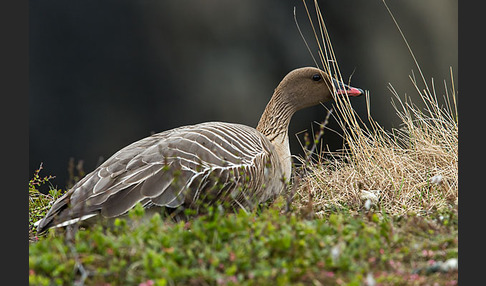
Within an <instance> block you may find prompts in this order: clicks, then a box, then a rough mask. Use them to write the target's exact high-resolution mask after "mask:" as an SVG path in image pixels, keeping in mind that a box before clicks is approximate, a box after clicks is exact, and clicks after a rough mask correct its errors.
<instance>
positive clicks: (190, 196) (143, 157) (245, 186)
mask: <svg viewBox="0 0 486 286" xmlns="http://www.w3.org/2000/svg"><path fill="white" fill-rule="evenodd" d="M282 176H283V173H282V168H281V164H280V161H279V159H278V158H277V157H276V154H275V152H274V150H273V145H272V144H271V143H270V142H269V141H268V140H267V139H266V137H265V136H264V135H262V134H261V133H260V132H258V131H256V130H255V129H253V128H251V127H248V126H244V125H239V124H230V123H221V122H210V123H202V124H197V125H191V126H184V127H180V128H176V129H172V130H168V131H165V132H162V133H158V134H154V135H152V136H150V137H147V138H144V139H142V140H139V141H137V142H135V143H132V144H131V145H128V146H127V147H125V148H123V149H121V150H120V151H118V152H117V153H115V154H114V155H113V156H111V157H110V158H109V159H108V160H106V161H105V162H104V163H103V164H101V165H100V166H99V167H98V168H96V169H95V170H94V171H93V172H91V173H89V174H87V175H86V176H85V177H84V178H83V179H82V180H80V181H79V182H78V183H77V184H76V185H74V186H73V187H72V188H71V189H70V190H69V191H68V192H66V194H64V195H63V196H62V197H61V198H59V199H58V200H57V201H56V202H55V203H54V204H53V206H52V207H51V209H50V210H49V212H48V213H47V215H46V216H45V217H44V218H43V219H42V220H41V221H40V222H39V224H38V229H39V230H43V229H47V228H49V227H53V226H63V225H67V224H70V223H74V222H75V221H77V220H83V219H85V218H89V217H91V216H94V215H97V214H99V213H101V214H102V215H103V216H105V217H115V216H118V215H121V214H123V213H125V212H127V211H128V210H129V209H131V208H132V207H133V206H134V205H135V204H137V203H138V202H141V203H142V204H143V205H144V206H146V207H148V206H153V205H157V206H165V207H170V208H177V207H179V206H181V205H184V207H191V208H198V207H199V205H197V204H196V202H205V203H214V202H215V201H218V202H228V203H230V204H231V205H236V206H240V207H248V208H253V206H254V205H255V204H258V203H261V202H263V201H266V200H268V199H270V198H272V197H274V196H275V195H277V194H278V193H280V192H281V191H282V190H283V188H284V183H283V180H282Z"/></svg>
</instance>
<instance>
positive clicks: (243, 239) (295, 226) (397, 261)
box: [29, 2, 458, 285]
mask: <svg viewBox="0 0 486 286" xmlns="http://www.w3.org/2000/svg"><path fill="white" fill-rule="evenodd" d="M304 3H305V2H304ZM315 4H316V12H317V17H318V21H317V22H318V25H317V29H315V31H320V36H319V37H318V36H317V32H316V40H317V41H318V43H319V39H323V40H324V41H325V42H322V43H319V47H320V53H319V58H320V60H321V64H322V66H323V67H324V68H323V69H324V70H326V71H327V72H328V73H329V74H331V75H333V76H335V77H336V78H338V79H340V80H342V78H341V76H340V73H339V69H338V67H337V60H336V59H335V57H334V54H333V53H332V45H331V43H330V40H329V38H328V37H327V32H326V29H325V25H324V21H323V19H322V16H321V15H320V12H319V9H318V6H317V2H315ZM306 9H307V7H306ZM309 17H310V16H309ZM311 23H312V21H311ZM313 28H314V26H313ZM411 54H412V57H413V53H411ZM414 60H415V58H414ZM316 64H317V63H316ZM417 68H418V69H419V71H420V67H419V66H418V64H417ZM451 74H452V71H451ZM420 75H421V79H422V83H423V87H419V86H420V83H419V82H418V81H417V80H416V78H415V77H414V76H413V75H412V76H411V80H412V83H413V84H414V85H415V87H416V89H417V93H418V95H419V97H420V98H421V99H422V101H423V105H424V107H423V108H419V107H417V106H416V105H415V104H413V103H412V102H411V101H410V100H409V99H405V100H401V99H400V97H399V95H398V94H397V93H396V92H395V91H394V90H393V87H392V86H391V85H390V90H391V92H392V93H393V94H394V98H395V101H394V102H393V103H392V104H393V106H394V107H395V109H396V111H397V115H398V116H399V118H400V119H401V120H402V123H403V124H402V126H401V127H400V128H399V129H393V130H391V131H386V130H384V129H383V128H382V127H381V126H380V125H379V124H378V123H377V122H375V121H374V120H373V119H372V117H371V115H370V114H369V113H368V118H367V119H366V120H365V121H364V120H362V119H361V118H360V117H359V116H358V115H357V114H356V113H355V112H354V110H353V108H352V106H351V103H350V101H349V100H348V99H347V98H346V97H336V99H335V105H334V108H335V111H333V113H332V115H333V118H334V119H335V120H337V121H338V122H339V124H340V125H341V127H342V130H343V132H344V133H343V141H344V143H345V145H344V147H343V149H342V150H340V151H339V152H329V151H326V150H325V149H324V148H322V146H319V139H320V136H322V135H323V133H324V130H326V124H325V123H323V124H322V125H321V126H320V131H319V132H318V134H313V136H310V135H309V136H308V138H311V139H308V140H307V141H306V142H305V143H306V144H304V147H305V148H307V150H309V156H307V158H301V166H298V167H297V168H296V169H297V170H296V171H297V172H296V177H295V180H294V184H293V185H292V187H291V189H290V190H289V192H288V193H286V194H284V195H283V196H282V197H280V198H279V199H278V200H277V201H276V202H275V203H273V204H272V205H271V206H269V207H268V208H265V209H262V210H260V211H257V212H252V213H247V212H243V211H241V212H239V213H235V214H229V213H224V212H223V211H221V210H220V209H218V208H217V207H214V208H212V209H210V210H209V213H208V214H206V215H204V216H200V217H197V218H195V219H194V220H191V221H189V222H187V223H184V222H180V223H174V222H172V221H169V220H165V219H164V218H163V217H161V215H159V214H155V215H153V217H151V218H149V219H146V220H143V219H142V217H144V210H143V208H142V207H141V206H140V205H137V206H136V207H135V208H134V209H132V210H131V211H130V212H129V214H128V219H130V222H131V223H129V222H128V220H127V219H126V218H117V219H116V220H115V221H114V223H113V224H112V225H110V226H108V225H106V224H103V223H101V222H100V223H99V224H96V225H95V226H94V227H91V228H87V229H80V230H79V231H77V232H76V233H75V234H74V239H73V240H69V239H66V237H65V235H64V231H63V230H59V229H52V230H49V232H48V234H47V236H46V237H41V238H39V239H38V241H37V240H36V239H32V238H33V237H36V236H35V235H36V234H35V230H33V229H32V228H30V231H29V240H30V241H31V242H32V243H31V244H30V247H29V282H30V284H31V285H63V284H72V283H73V282H74V283H75V284H78V285H82V284H86V285H265V284H268V285H435V284H438V285H457V278H458V274H457V256H458V220H457V217H458V213H457V202H458V184H457V176H458V175H457V173H458V172H457V160H458V154H457V143H458V116H457V110H456V100H455V98H456V92H455V89H454V84H453V82H452V89H451V90H449V89H448V88H447V85H446V84H445V83H444V85H445V94H444V102H445V106H441V105H440V104H439V100H438V97H437V94H436V91H435V87H434V83H433V82H432V84H431V85H429V84H428V83H427V81H426V80H425V78H424V77H423V75H422V73H421V72H420ZM366 96H369V95H368V94H366ZM368 102H369V101H368ZM368 110H369V108H368ZM327 119H329V118H327ZM327 119H326V120H327ZM315 153H317V154H315ZM312 154H313V155H312ZM39 172H40V169H39V170H38V171H36V173H35V174H34V178H33V179H32V180H31V183H30V184H29V200H30V203H29V223H30V226H32V224H33V222H34V221H36V220H37V219H39V218H40V217H42V216H43V214H45V211H46V209H47V208H48V206H49V203H50V202H51V201H52V200H54V199H55V198H56V197H58V196H59V194H60V193H61V192H60V191H59V190H55V189H54V188H52V187H51V191H50V193H49V195H41V194H40V193H39V192H38V191H37V189H36V187H37V186H39V185H40V184H44V183H47V182H48V181H49V180H50V179H51V178H52V177H50V176H46V177H44V178H41V177H40V176H39ZM34 241H36V242H34Z"/></svg>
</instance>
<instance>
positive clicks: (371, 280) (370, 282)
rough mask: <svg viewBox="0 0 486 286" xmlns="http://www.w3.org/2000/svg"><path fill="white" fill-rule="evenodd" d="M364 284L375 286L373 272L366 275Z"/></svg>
mask: <svg viewBox="0 0 486 286" xmlns="http://www.w3.org/2000/svg"><path fill="white" fill-rule="evenodd" d="M366 285H368V286H375V285H376V281H375V278H374V277H373V274H371V273H369V272H368V274H367V275H366Z"/></svg>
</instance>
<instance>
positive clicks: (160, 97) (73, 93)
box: [29, 0, 458, 188]
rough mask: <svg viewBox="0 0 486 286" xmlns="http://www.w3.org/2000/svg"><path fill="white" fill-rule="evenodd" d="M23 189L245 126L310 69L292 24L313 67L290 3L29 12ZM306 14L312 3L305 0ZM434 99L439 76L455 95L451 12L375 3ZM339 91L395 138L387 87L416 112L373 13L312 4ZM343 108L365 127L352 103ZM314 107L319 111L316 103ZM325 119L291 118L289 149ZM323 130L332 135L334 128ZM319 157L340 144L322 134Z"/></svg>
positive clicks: (116, 3)
mask: <svg viewBox="0 0 486 286" xmlns="http://www.w3.org/2000/svg"><path fill="white" fill-rule="evenodd" d="M29 3H30V4H29V5H30V8H29V29H30V34H29V56H30V59H29V60H30V68H29V88H30V91H29V177H32V174H33V172H34V170H35V169H37V168H38V167H39V165H40V164H41V162H42V163H43V167H44V170H43V171H42V173H41V175H49V174H50V175H55V176H56V178H55V179H54V180H52V181H51V182H52V183H53V184H54V185H56V186H57V187H59V188H65V186H66V182H67V180H68V170H67V169H68V162H69V160H70V158H73V160H74V161H75V162H78V161H80V160H82V161H83V167H84V170H85V171H86V172H90V171H92V170H93V169H94V168H95V167H96V166H97V165H98V164H99V163H100V162H101V161H102V160H106V159H107V158H109V157H110V156H111V155H112V154H114V153H115V152H116V151H118V150H119V149H121V148H123V147H125V146H126V145H128V144H130V143H132V142H134V141H136V140H139V139H142V138H144V137H146V136H149V135H150V134H152V133H157V132H161V131H164V130H167V129H171V128H174V127H178V126H182V125H188V124H194V123H200V122H205V121H227V122H236V123H242V124H246V125H249V126H256V125H257V123H258V120H259V119H260V115H261V114H262V112H263V109H264V108H265V106H266V104H267V102H268V100H269V99H270V97H271V95H272V93H273V90H274V89H275V87H276V86H277V85H278V83H279V82H280V80H281V79H282V78H283V77H284V76H285V75H286V74H287V73H288V72H289V71H291V70H292V69H294V68H298V67H302V66H313V65H314V63H313V61H312V57H311V55H310V54H309V52H308V50H307V48H306V47H305V44H304V42H303V40H302V38H301V36H300V35H299V32H298V30H297V27H296V25H295V22H294V15H293V13H294V7H295V9H296V18H297V20H298V22H299V25H300V27H301V29H302V32H303V33H304V36H305V37H306V39H307V41H308V43H309V44H310V46H311V49H312V52H313V53H314V55H315V56H316V55H317V45H316V44H315V40H314V38H313V34H312V30H311V27H310V23H309V20H308V18H307V15H306V13H305V8H304V6H303V4H302V1H301V0H285V1H282V0H267V1H260V0H247V1H223V0H206V1H195V0H186V1H161V0H157V1H156V0H143V1H142V0H141V1H127V0H84V1H65V0H45V1H29ZM307 4H308V7H309V10H310V11H311V12H312V15H315V14H314V6H313V2H312V1H307ZM387 4H388V5H389V7H390V9H391V10H392V11H393V13H394V15H395V17H396V19H397V21H398V23H399V24H400V26H401V29H402V30H403V32H404V34H405V36H406V37H407V39H408V41H409V44H410V45H411V48H412V49H413V52H414V54H415V56H416V58H417V60H418V61H419V64H420V65H421V68H422V71H423V72H424V75H425V77H426V78H427V79H428V80H429V83H430V79H431V78H434V81H435V83H436V91H437V93H438V95H439V97H441V96H442V94H444V83H443V81H444V80H446V81H447V83H448V86H449V87H450V86H451V85H450V70H449V69H450V67H452V68H453V71H454V82H455V84H456V89H457V88H458V84H457V73H458V67H457V65H458V61H457V44H458V43H457V29H458V19H457V5H458V1H457V0H427V1H423V0H407V1H398V0H388V1H387ZM319 5H320V8H321V12H322V14H323V16H324V19H325V21H326V25H327V28H328V31H329V34H330V37H331V41H332V43H333V47H334V52H335V53H336V57H337V59H338V62H339V64H340V69H341V73H342V75H343V78H345V79H346V80H347V79H348V78H349V77H350V76H352V77H351V85H353V86H355V87H360V88H362V89H365V90H368V91H369V92H370V99H371V114H372V116H373V117H374V119H375V120H376V121H378V122H379V123H380V124H381V125H383V126H384V127H385V128H387V129H390V128H392V127H399V124H400V122H399V119H398V117H397V116H396V114H395V111H394V109H393V107H392V105H391V103H390V102H391V98H392V97H393V95H392V93H391V92H390V91H389V90H388V88H387V85H388V83H391V84H392V85H393V86H394V88H395V89H396V90H397V92H398V93H399V94H400V95H401V96H402V97H403V96H405V95H407V96H409V97H411V98H412V101H414V102H415V103H417V104H418V105H420V102H419V99H418V98H417V92H416V91H415V88H414V86H413V85H412V83H411V81H410V79H409V75H411V74H412V70H413V72H414V73H415V75H416V76H418V71H417V69H416V67H415V64H414V62H413V60H412V57H411V56H410V53H409V52H408V50H407V47H406V45H405V43H404V42H403V40H402V39H401V36H400V34H399V32H398V30H397V28H396V27H395V25H394V24H393V21H392V19H391V18H390V16H389V15H388V13H387V11H386V8H385V6H384V5H383V3H382V1H379V0H375V1H362V0H340V1H319ZM352 104H353V106H354V107H355V109H356V110H357V111H358V113H359V114H360V115H361V116H362V118H366V114H367V113H366V104H365V98H364V97H360V98H354V99H353V100H352ZM325 106H326V107H327V108H330V107H331V106H332V103H327V104H325ZM326 114H327V111H326V108H325V107H323V106H316V107H313V108H309V109H306V110H302V111H299V112H297V113H296V114H295V116H294V118H293V120H292V122H291V125H290V131H289V136H290V144H291V149H292V153H293V154H303V152H302V148H301V147H300V144H299V141H298V139H297V137H299V138H300V140H302V138H303V132H302V131H304V130H307V131H311V130H312V128H314V129H316V130H317V129H318V125H316V123H315V122H322V121H323V120H324V118H325V117H326ZM328 127H330V128H332V129H334V130H338V129H339V127H338V126H337V124H336V122H335V120H332V119H331V122H330V123H329V125H328ZM324 136H325V140H324V143H325V144H327V145H328V148H329V149H330V150H335V149H338V148H340V147H341V146H342V140H341V138H340V137H339V135H337V134H334V133H333V132H330V131H326V133H325V135H324Z"/></svg>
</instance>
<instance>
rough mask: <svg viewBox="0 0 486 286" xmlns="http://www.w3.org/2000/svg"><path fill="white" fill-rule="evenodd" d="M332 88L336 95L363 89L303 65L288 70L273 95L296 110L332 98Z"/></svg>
mask: <svg viewBox="0 0 486 286" xmlns="http://www.w3.org/2000/svg"><path fill="white" fill-rule="evenodd" d="M333 89H335V91H336V95H343V96H345V95H347V96H360V95H362V94H363V90H361V89H359V88H354V87H350V86H348V85H346V84H344V83H342V82H338V81H336V80H335V79H333V78H331V77H329V75H328V74H327V73H325V72H324V71H322V70H320V69H317V68H314V67H303V68H298V69H295V70H293V71H291V72H289V73H288V74H287V75H286V76H285V77H284V78H283V79H282V81H281V82H280V84H279V85H278V86H277V88H276V90H275V94H274V96H282V98H281V99H282V100H283V101H285V102H287V103H288V104H290V105H292V106H293V107H294V108H295V110H294V111H297V110H300V109H303V108H306V107H310V106H314V105H317V104H320V103H323V102H327V101H330V100H332V99H333V96H332V93H333V92H332V91H333Z"/></svg>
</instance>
